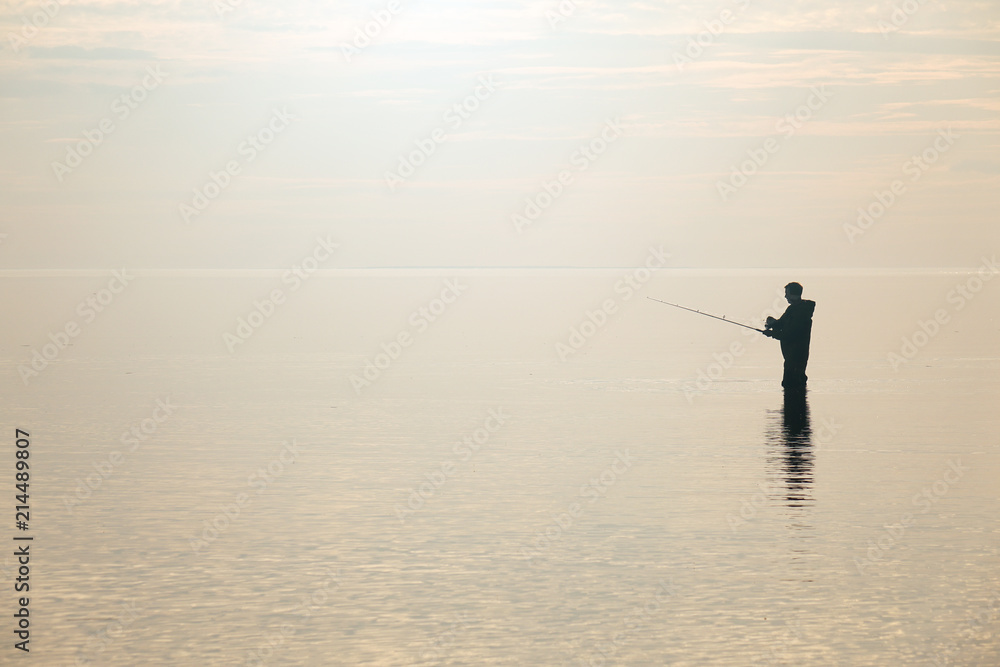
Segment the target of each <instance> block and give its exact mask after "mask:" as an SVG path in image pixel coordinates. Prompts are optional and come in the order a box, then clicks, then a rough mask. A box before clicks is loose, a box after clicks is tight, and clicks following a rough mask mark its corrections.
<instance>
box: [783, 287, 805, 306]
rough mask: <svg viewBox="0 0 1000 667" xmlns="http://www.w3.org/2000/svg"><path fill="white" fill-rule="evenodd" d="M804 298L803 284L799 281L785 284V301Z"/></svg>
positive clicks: (793, 301) (790, 301)
mask: <svg viewBox="0 0 1000 667" xmlns="http://www.w3.org/2000/svg"><path fill="white" fill-rule="evenodd" d="M801 298H802V285H800V284H798V283H788V284H787V285H785V301H787V302H788V303H795V302H796V301H799V300H800V299H801Z"/></svg>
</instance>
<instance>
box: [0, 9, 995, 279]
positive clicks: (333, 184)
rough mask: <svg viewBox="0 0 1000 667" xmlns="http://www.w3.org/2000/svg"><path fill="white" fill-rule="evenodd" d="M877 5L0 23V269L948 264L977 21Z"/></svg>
mask: <svg viewBox="0 0 1000 667" xmlns="http://www.w3.org/2000/svg"><path fill="white" fill-rule="evenodd" d="M897 6H898V7H900V9H898V10H897V11H895V13H894V9H893V4H892V3H890V2H842V3H836V4H835V5H832V6H831V5H830V3H828V2H789V1H788V0H782V1H781V2H776V1H773V2H766V1H763V0H737V1H726V2H695V3H646V2H632V3H611V2H587V1H579V2H571V1H570V0H566V1H565V2H563V3H562V4H559V3H558V2H555V1H552V2H516V1H510V2H457V1H456V2H444V1H436V0H412V1H406V0H402V1H400V2H391V3H390V2H383V1H379V2H367V3H342V2H337V3H318V2H295V1H284V2H281V3H278V2H260V1H251V0H246V1H242V2H241V1H239V0H220V1H219V2H216V3H214V4H213V2H210V1H206V2H183V1H181V2H148V1H143V2H130V1H126V2H110V1H108V2H105V1H74V2H67V3H65V4H59V3H57V2H52V3H50V4H49V5H48V9H47V11H48V13H49V14H50V15H51V16H49V15H46V14H45V13H44V12H45V11H46V9H45V8H44V7H45V6H44V5H43V4H42V3H38V2H9V3H5V4H4V6H3V8H2V9H0V34H2V35H3V40H2V47H3V51H2V58H0V67H2V85H0V132H2V137H3V146H4V150H3V151H2V152H0V173H2V180H0V182H2V186H0V187H2V191H0V197H2V199H3V202H4V204H3V206H2V207H0V233H3V234H6V236H5V237H3V239H2V243H0V266H2V267H3V268H5V269H8V270H9V269H24V268H48V269H110V268H112V267H121V266H128V267H134V268H136V269H137V270H138V269H143V268H158V269H184V268H279V267H285V266H289V265H290V264H291V263H292V262H294V261H297V260H299V259H301V258H302V257H304V256H305V255H306V254H308V253H309V252H310V251H311V249H312V248H313V246H314V245H315V238H316V236H317V235H320V234H322V235H330V236H331V238H333V239H335V240H336V241H337V242H339V243H340V244H341V247H340V252H339V254H338V256H337V258H336V260H335V261H334V262H332V263H330V264H328V265H326V267H325V268H348V267H386V266H538V265H543V266H549V265H554V266H631V265H633V264H634V263H635V262H637V261H639V260H640V259H641V258H642V257H643V255H644V252H645V248H646V247H647V246H648V245H649V244H651V243H662V244H664V245H665V246H667V247H669V250H670V252H671V254H672V261H673V265H674V266H689V267H774V266H802V267H875V266H907V267H912V266H916V267H923V266H927V267H932V266H933V267H942V266H963V267H965V266H975V265H977V264H978V263H979V258H980V256H981V255H982V252H983V251H984V250H985V249H988V248H991V247H995V241H996V239H997V236H998V234H997V231H996V224H995V223H996V209H997V204H998V196H997V193H1000V156H998V152H997V145H998V144H997V136H998V130H1000V116H998V111H1000V95H998V89H1000V78H998V71H1000V41H998V33H1000V24H998V17H1000V7H998V6H997V5H995V4H993V3H990V2H955V3H946V4H942V3H930V2H927V3H924V4H918V3H916V2H915V0H914V2H912V4H906V7H905V8H903V7H902V5H901V4H897ZM907 11H910V12H911V13H909V14H908V13H907ZM556 18H558V20H556ZM379 19H381V21H382V23H385V25H384V26H381V25H379V24H378V23H377V22H376V21H378V20H379ZM32 21H34V22H35V23H36V24H38V25H40V26H41V27H39V28H38V29H37V30H32V29H29V28H27V27H26V25H30V23H31V22H32ZM366 26H367V28H368V31H369V33H371V34H372V35H373V36H371V37H364V38H359V37H358V35H359V34H361V33H359V31H364V30H365V28H366ZM713 33H714V34H713ZM699 42H700V44H699ZM345 45H346V46H350V47H351V48H350V49H345ZM123 96H124V97H123ZM455 105H464V106H460V107H459V108H458V109H456V106H455ZM796 114H798V118H796ZM102 124H103V128H104V130H107V129H110V132H107V131H103V130H102ZM602 133H603V135H604V136H603V138H602ZM253 136H256V137H257V138H256V139H255V141H256V142H257V146H256V147H255V146H254V144H253V142H252V141H250V137H253ZM935 141H937V144H935ZM420 145H423V146H424V151H423V154H422V153H420V152H419V150H420V149H419V146H420ZM588 146H590V147H591V148H590V149H588V150H589V152H586V153H585V152H583V151H582V150H581V149H582V148H586V147H588ZM431 149H433V150H431ZM74 151H75V152H76V153H77V154H79V159H77V158H75V157H73V155H72V153H73V152H74ZM414 151H418V152H417V153H414ZM83 153H88V154H87V155H83ZM427 153H429V155H428V154H427ZM598 153H600V154H598ZM921 154H924V155H925V156H926V158H927V159H932V161H933V163H924V164H922V165H918V163H916V162H914V161H913V158H914V157H920V156H921ZM411 156H412V157H411ZM754 156H756V162H757V164H755V163H754V162H752V161H750V160H752V158H754ZM401 159H402V160H405V161H406V162H407V163H408V164H409V165H410V166H414V170H413V173H412V174H411V175H408V176H407V177H406V178H403V179H401V180H400V181H396V182H395V183H394V186H393V187H390V185H389V183H388V181H389V180H391V179H389V178H387V174H388V173H389V172H396V173H397V175H398V173H399V170H400V167H401V163H400V161H401ZM417 162H419V163H420V164H419V165H414V163H417ZM74 164H75V165H76V166H73V165H74ZM227 165H228V166H230V167H232V173H231V174H227V173H225V171H226V168H227ZM734 168H736V169H737V170H739V169H742V170H743V173H742V174H741V173H737V174H736V175H734V174H733V169H734ZM403 170H404V172H406V171H407V169H406V167H405V166H404V167H403ZM213 173H214V174H215V182H216V183H220V184H224V185H225V187H221V188H216V187H215V183H213V178H212V174H213ZM407 173H408V172H407ZM748 174H749V175H748ZM560 176H562V177H563V179H564V182H563V183H559V179H560ZM894 182H895V183H896V192H895V193H893V192H892V187H893V183H894ZM545 183H549V192H550V193H555V194H556V196H555V197H554V198H553V199H552V200H551V203H550V199H549V193H547V192H546V190H545V185H544V184H545ZM195 190H199V191H200V192H202V193H203V194H208V195H216V196H215V197H214V198H212V199H210V200H209V199H208V198H206V200H204V201H203V200H200V199H198V197H197V196H196V194H195ZM876 193H883V194H882V195H881V198H882V200H883V203H888V202H889V201H890V197H891V203H888V204H887V206H886V210H885V212H884V213H883V214H882V215H881V216H880V217H873V219H872V221H871V223H868V225H869V226H868V228H867V229H864V230H862V233H860V234H858V233H856V232H857V231H858V230H860V228H858V229H856V230H854V232H851V228H850V227H848V228H845V225H852V224H856V221H857V219H858V208H859V207H863V208H869V209H871V210H872V211H873V212H875V213H878V212H879V210H880V206H881V205H880V204H879V203H878V196H877V195H876ZM529 199H530V200H533V201H534V202H535V203H536V204H542V205H546V204H547V206H539V209H538V211H537V212H535V211H533V209H532V208H531V207H530V206H529V205H528V203H527V200H529ZM206 202H207V206H205V203H206ZM198 204H201V205H202V206H203V210H198V207H197V206H196V205H198ZM182 205H185V206H188V207H190V208H189V209H183V208H182ZM872 207H874V208H872ZM185 210H186V211H187V214H185ZM531 213H535V214H536V215H534V217H533V218H531V216H529V215H528V214H531ZM515 214H520V215H522V216H525V217H524V218H522V219H521V223H520V224H519V223H517V222H516V219H515V218H513V216H514V215H515ZM185 218H187V220H186V219H185ZM525 223H527V224H525ZM852 241H853V242H852Z"/></svg>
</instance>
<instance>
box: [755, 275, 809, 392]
mask: <svg viewBox="0 0 1000 667" xmlns="http://www.w3.org/2000/svg"><path fill="white" fill-rule="evenodd" d="M785 299H786V300H787V301H788V308H786V309H785V312H784V314H782V316H781V317H780V318H778V319H774V318H773V317H768V318H767V322H766V323H765V324H764V335H765V336H769V337H770V338H776V339H778V340H779V341H781V356H783V357H784V358H785V373H784V375H783V376H782V378H781V386H782V387H784V388H785V389H804V388H805V386H806V380H807V379H808V378H807V377H806V364H807V363H808V362H809V338H810V336H811V334H812V316H813V311H814V310H815V309H816V302H815V301H807V300H805V299H803V298H802V285H800V284H798V283H788V284H787V285H785Z"/></svg>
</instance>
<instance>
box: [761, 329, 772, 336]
mask: <svg viewBox="0 0 1000 667" xmlns="http://www.w3.org/2000/svg"><path fill="white" fill-rule="evenodd" d="M761 333H762V334H764V335H765V336H767V337H768V338H774V332H773V331H771V330H770V329H765V330H764V331H761Z"/></svg>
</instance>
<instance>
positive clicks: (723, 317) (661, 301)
mask: <svg viewBox="0 0 1000 667" xmlns="http://www.w3.org/2000/svg"><path fill="white" fill-rule="evenodd" d="M646 298H647V299H653V297H651V296H647V297H646ZM653 301H659V302H660V303H665V304H667V305H668V306H673V307H674V308H680V309H681V310H689V311H691V312H692V313H698V314H699V315H704V316H705V317H711V318H713V319H716V320H722V321H723V322H729V323H730V324H735V325H736V326H738V327H744V328H746V329H753V330H754V331H759V332H761V333H764V330H763V329H758V328H757V327H752V326H750V325H749V324H743V323H742V322H734V321H732V320H727V319H726V317H725V315H723V316H722V317H719V316H718V315H709V314H708V313H703V312H701V311H700V310H695V309H694V308H686V307H684V306H678V305H677V304H676V303H670V302H669V301H663V300H661V299H653Z"/></svg>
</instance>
